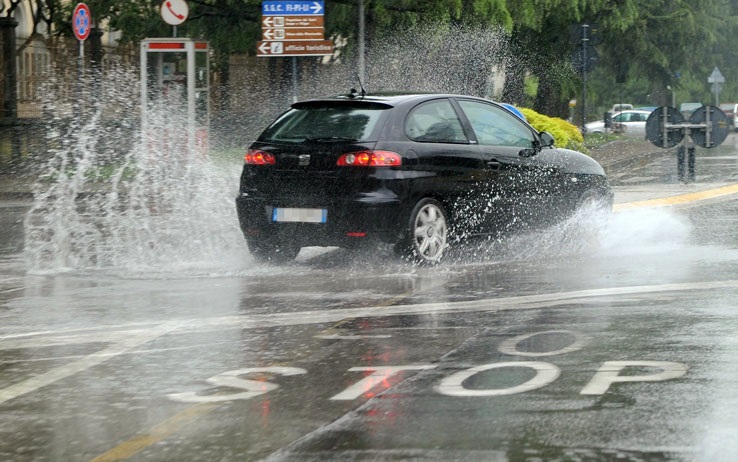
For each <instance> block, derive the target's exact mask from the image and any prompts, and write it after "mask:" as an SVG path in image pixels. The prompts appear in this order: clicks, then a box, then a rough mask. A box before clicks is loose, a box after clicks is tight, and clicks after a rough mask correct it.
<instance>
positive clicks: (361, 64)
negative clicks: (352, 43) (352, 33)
mask: <svg viewBox="0 0 738 462" xmlns="http://www.w3.org/2000/svg"><path fill="white" fill-rule="evenodd" d="M365 29H366V25H365V19H364V0H359V37H358V40H359V79H360V80H361V82H362V84H363V82H364V80H365V78H366V76H365V75H364V74H365V72H366V64H365V62H364V53H365V50H364V35H365V34H366V30H365Z"/></svg>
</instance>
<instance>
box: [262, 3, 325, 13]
mask: <svg viewBox="0 0 738 462" xmlns="http://www.w3.org/2000/svg"><path fill="white" fill-rule="evenodd" d="M324 10H325V8H324V4H323V2H322V1H288V2H285V1H265V2H261V14H262V16H268V15H272V16H274V15H293V16H298V15H319V14H320V15H322V14H323V11H324Z"/></svg>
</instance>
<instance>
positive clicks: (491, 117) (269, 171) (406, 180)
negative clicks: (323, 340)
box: [236, 92, 612, 262]
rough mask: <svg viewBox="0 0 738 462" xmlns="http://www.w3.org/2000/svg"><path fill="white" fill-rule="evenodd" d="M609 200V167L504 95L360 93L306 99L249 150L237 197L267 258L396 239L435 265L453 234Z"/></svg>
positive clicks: (252, 243)
mask: <svg viewBox="0 0 738 462" xmlns="http://www.w3.org/2000/svg"><path fill="white" fill-rule="evenodd" d="M585 203H594V204H600V205H602V206H603V207H605V208H607V207H609V206H611V204H612V192H611V190H610V187H609V185H608V182H607V178H606V176H605V173H604V171H603V169H602V167H601V166H600V165H599V164H598V163H597V162H596V161H595V160H593V159H591V158H590V157H588V156H586V155H584V154H582V153H579V152H576V151H571V150H567V149H560V148H555V147H554V139H553V137H552V136H551V135H550V134H548V133H546V132H542V133H539V132H537V131H536V130H535V129H534V128H533V127H531V126H530V125H529V124H528V123H526V122H525V121H524V120H522V119H521V118H520V117H519V116H516V115H515V114H513V113H512V112H510V111H509V110H508V109H506V108H505V107H503V106H502V105H500V104H496V103H494V102H491V101H489V100H486V99H481V98H476V97H471V96H462V95H444V94H402V95H398V94H393V95H363V94H358V93H356V92H352V93H350V94H348V95H343V96H335V97H329V98H324V99H316V100H309V101H303V102H298V103H295V104H293V105H292V107H291V109H289V110H288V111H286V112H285V113H283V114H282V115H281V116H279V117H278V118H277V119H276V120H275V121H274V122H273V123H272V124H271V125H270V126H269V127H268V128H267V129H266V130H265V131H264V132H263V133H262V134H261V136H259V138H258V140H257V141H256V142H254V143H253V144H252V145H251V146H250V148H249V150H248V152H247V153H246V155H245V165H244V166H243V172H242V174H241V182H240V190H239V195H238V197H237V199H236V206H237V211H238V218H239V222H240V226H241V230H242V232H243V234H244V236H245V238H246V241H247V243H248V246H249V250H250V251H251V252H252V254H253V255H254V256H255V257H256V258H257V259H259V260H266V261H284V260H289V259H293V258H294V257H295V256H296V255H297V254H298V252H299V251H300V248H301V247H305V246H339V247H353V246H357V245H359V244H361V243H364V242H367V241H373V242H377V241H381V242H386V243H390V244H394V246H395V249H396V250H397V251H398V252H399V253H400V254H402V255H405V256H407V257H409V258H411V259H413V260H415V261H418V262H437V261H439V260H440V259H441V258H442V257H443V255H444V253H445V252H446V250H447V247H448V246H449V244H450V243H451V242H459V241H461V240H464V239H466V238H468V237H472V236H475V235H489V234H499V233H501V232H505V231H510V230H519V229H521V228H526V227H532V226H542V225H547V224H552V223H554V222H556V221H558V220H561V219H563V218H565V217H567V216H569V215H571V214H572V213H573V212H574V211H575V210H576V209H577V207H579V206H581V205H583V204H585Z"/></svg>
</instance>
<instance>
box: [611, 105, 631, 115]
mask: <svg viewBox="0 0 738 462" xmlns="http://www.w3.org/2000/svg"><path fill="white" fill-rule="evenodd" d="M631 109H633V105H632V104H628V103H617V104H613V105H612V108H610V112H611V113H613V114H615V113H616V112H623V111H630V110H631Z"/></svg>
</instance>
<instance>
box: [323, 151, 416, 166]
mask: <svg viewBox="0 0 738 462" xmlns="http://www.w3.org/2000/svg"><path fill="white" fill-rule="evenodd" d="M336 165H338V166H341V167H396V166H398V165H402V157H400V155H399V154H397V153H396V152H392V151H358V152H349V153H346V154H343V155H342V156H341V157H339V158H338V161H337V162H336Z"/></svg>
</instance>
